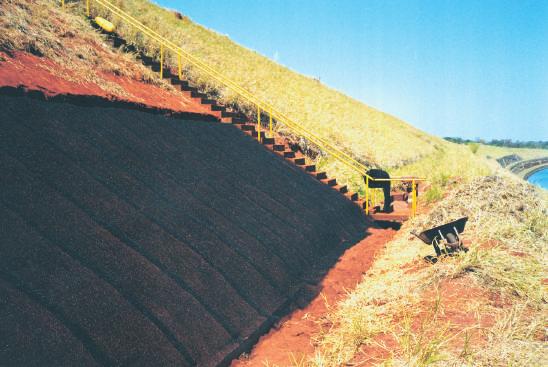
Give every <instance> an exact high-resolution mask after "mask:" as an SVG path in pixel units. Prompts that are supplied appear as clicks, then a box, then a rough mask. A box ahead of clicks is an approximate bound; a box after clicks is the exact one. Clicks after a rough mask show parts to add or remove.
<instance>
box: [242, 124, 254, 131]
mask: <svg viewBox="0 0 548 367" xmlns="http://www.w3.org/2000/svg"><path fill="white" fill-rule="evenodd" d="M239 128H240V129H242V130H243V131H255V125H251V124H240V125H239Z"/></svg>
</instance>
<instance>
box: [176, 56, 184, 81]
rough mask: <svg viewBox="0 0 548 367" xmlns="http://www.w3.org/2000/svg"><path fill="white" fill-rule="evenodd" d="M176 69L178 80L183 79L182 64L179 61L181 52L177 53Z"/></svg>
mask: <svg viewBox="0 0 548 367" xmlns="http://www.w3.org/2000/svg"><path fill="white" fill-rule="evenodd" d="M177 71H178V73H179V80H183V64H182V63H181V54H177Z"/></svg>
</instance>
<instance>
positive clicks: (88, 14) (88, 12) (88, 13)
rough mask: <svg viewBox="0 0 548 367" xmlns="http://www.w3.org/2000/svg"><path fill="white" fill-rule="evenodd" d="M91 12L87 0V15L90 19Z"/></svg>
mask: <svg viewBox="0 0 548 367" xmlns="http://www.w3.org/2000/svg"><path fill="white" fill-rule="evenodd" d="M89 10H90V9H89V0H86V15H87V16H88V18H89V16H90V11H89Z"/></svg>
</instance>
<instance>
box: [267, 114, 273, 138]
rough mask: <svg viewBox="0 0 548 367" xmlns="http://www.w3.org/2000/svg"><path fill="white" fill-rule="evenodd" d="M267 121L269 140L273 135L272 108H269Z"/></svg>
mask: <svg viewBox="0 0 548 367" xmlns="http://www.w3.org/2000/svg"><path fill="white" fill-rule="evenodd" d="M269 118H270V119H269V121H268V129H269V130H270V138H273V137H274V133H273V132H272V107H270V112H269Z"/></svg>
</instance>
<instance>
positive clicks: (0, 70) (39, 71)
mask: <svg viewBox="0 0 548 367" xmlns="http://www.w3.org/2000/svg"><path fill="white" fill-rule="evenodd" d="M0 58H3V59H5V61H3V62H0V87H15V88H24V89H28V90H39V91H42V92H43V93H44V94H45V95H46V96H55V95H60V94H71V95H82V96H99V97H104V98H107V99H111V100H118V101H126V102H134V103H139V104H143V105H146V106H149V107H155V108H161V109H169V110H172V111H175V112H189V113H195V114H196V113H197V114H203V115H211V111H210V110H208V109H207V107H204V106H203V105H202V104H200V103H199V102H196V101H194V100H192V99H191V98H188V97H186V96H185V95H183V94H182V93H180V92H176V91H168V90H165V89H162V88H160V87H158V86H155V85H152V84H147V83H144V82H142V81H139V80H135V79H130V78H127V77H122V76H117V75H114V74H109V73H105V72H97V77H98V79H100V80H104V81H107V82H111V83H114V84H116V85H118V86H119V87H120V88H121V89H122V90H123V92H121V93H119V94H112V93H110V92H107V91H105V90H104V89H102V88H101V87H100V86H99V85H97V84H95V83H90V82H77V80H79V79H80V78H79V77H78V75H77V73H76V72H75V71H73V70H70V69H68V68H65V67H63V66H62V65H59V64H57V63H56V62H54V61H52V60H50V59H47V58H44V57H37V56H35V55H32V54H29V53H26V52H14V54H13V55H12V56H10V55H7V54H6V53H2V52H0ZM63 76H65V77H63ZM136 77H138V76H136Z"/></svg>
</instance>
